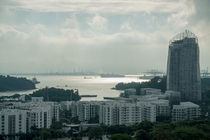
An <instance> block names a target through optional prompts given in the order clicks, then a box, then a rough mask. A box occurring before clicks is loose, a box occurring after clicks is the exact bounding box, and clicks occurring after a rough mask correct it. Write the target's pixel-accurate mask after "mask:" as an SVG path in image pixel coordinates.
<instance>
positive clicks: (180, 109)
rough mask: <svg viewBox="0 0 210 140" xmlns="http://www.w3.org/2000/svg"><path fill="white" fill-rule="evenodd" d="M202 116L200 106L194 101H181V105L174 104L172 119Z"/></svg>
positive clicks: (188, 118)
mask: <svg viewBox="0 0 210 140" xmlns="http://www.w3.org/2000/svg"><path fill="white" fill-rule="evenodd" d="M199 116H200V107H199V105H197V104H194V103H192V102H181V103H180V105H173V109H172V120H173V121H179V120H192V119H195V118H198V117H199Z"/></svg>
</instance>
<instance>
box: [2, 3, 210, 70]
mask: <svg viewBox="0 0 210 140" xmlns="http://www.w3.org/2000/svg"><path fill="white" fill-rule="evenodd" d="M209 5H210V0H202V1H200V0H173V1H172V0H0V73H46V72H47V73H48V72H72V71H83V72H87V71H89V72H90V71H91V72H100V73H140V72H144V71H148V70H151V69H157V70H159V71H163V72H165V71H166V64H167V56H168V44H169V41H170V39H171V38H172V37H173V36H175V35H176V34H178V33H180V32H183V31H184V30H185V29H189V30H190V31H192V32H193V33H195V34H196V35H197V37H198V41H199V47H200V67H201V70H202V69H206V68H207V67H209V68H210V63H209V59H210V45H209V44H210V16H209V15H210V8H209Z"/></svg>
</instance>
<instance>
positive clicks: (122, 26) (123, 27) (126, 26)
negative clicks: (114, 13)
mask: <svg viewBox="0 0 210 140" xmlns="http://www.w3.org/2000/svg"><path fill="white" fill-rule="evenodd" d="M120 29H121V30H126V31H129V30H132V27H131V26H130V24H129V23H124V24H122V25H121V26H120Z"/></svg>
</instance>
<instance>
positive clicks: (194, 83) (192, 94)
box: [167, 30, 201, 102]
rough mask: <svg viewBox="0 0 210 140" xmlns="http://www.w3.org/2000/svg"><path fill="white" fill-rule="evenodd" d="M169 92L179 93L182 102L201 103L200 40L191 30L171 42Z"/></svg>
mask: <svg viewBox="0 0 210 140" xmlns="http://www.w3.org/2000/svg"><path fill="white" fill-rule="evenodd" d="M167 90H174V91H179V92H180V93H181V100H182V101H192V102H199V101H201V78H200V64H199V46H198V38H197V37H196V36H195V34H194V33H192V32H190V31H189V30H185V32H183V33H180V34H178V35H176V36H175V37H173V38H172V39H171V40H170V42H169V51H168V64H167Z"/></svg>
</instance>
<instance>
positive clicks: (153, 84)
mask: <svg viewBox="0 0 210 140" xmlns="http://www.w3.org/2000/svg"><path fill="white" fill-rule="evenodd" d="M166 78H167V77H166V76H164V77H159V76H156V77H154V78H152V79H151V80H150V81H147V82H142V83H139V82H131V83H118V84H117V85H115V87H114V89H116V90H125V89H129V88H135V89H136V92H137V93H136V94H137V95H138V94H140V89H141V88H157V89H161V91H162V92H165V91H166ZM201 89H202V93H204V92H206V91H208V90H210V78H203V79H201Z"/></svg>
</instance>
